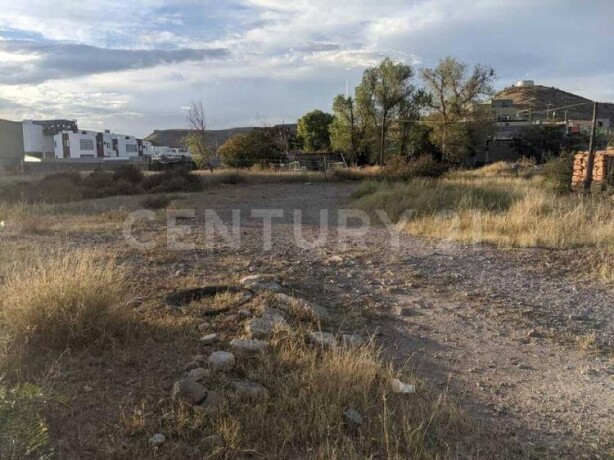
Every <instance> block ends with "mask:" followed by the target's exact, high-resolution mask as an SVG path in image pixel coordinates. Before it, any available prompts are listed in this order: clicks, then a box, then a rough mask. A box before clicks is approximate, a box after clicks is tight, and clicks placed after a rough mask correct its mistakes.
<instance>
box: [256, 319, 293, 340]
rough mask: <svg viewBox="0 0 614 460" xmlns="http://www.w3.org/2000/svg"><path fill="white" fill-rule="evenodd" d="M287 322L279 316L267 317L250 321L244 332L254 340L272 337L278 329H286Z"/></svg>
mask: <svg viewBox="0 0 614 460" xmlns="http://www.w3.org/2000/svg"><path fill="white" fill-rule="evenodd" d="M288 327H289V326H288V322H287V321H286V320H285V319H284V318H283V317H281V316H277V315H267V316H263V317H262V318H254V319H252V320H250V321H249V322H248V323H247V324H246V326H245V330H246V331H247V332H249V333H250V334H251V336H252V337H254V338H256V339H264V338H267V337H270V336H272V335H273V333H274V332H275V331H276V330H277V329H280V328H288Z"/></svg>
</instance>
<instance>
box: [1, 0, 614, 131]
mask: <svg viewBox="0 0 614 460" xmlns="http://www.w3.org/2000/svg"><path fill="white" fill-rule="evenodd" d="M613 19H614V1H612V0H591V1H584V0H422V1H419V0H378V1H375V0H230V1H221V0H217V1H209V0H89V1H81V2H78V1H75V0H27V1H25V0H0V117H1V118H8V119H25V118H50V117H61V118H69V119H72V118H76V119H78V121H79V125H80V127H83V128H89V129H103V128H107V129H111V130H114V131H117V132H122V133H130V134H136V135H139V136H145V135H147V134H149V133H150V132H151V131H153V130H154V129H164V128H185V127H187V125H186V121H185V113H186V110H185V108H186V106H188V105H189V104H190V101H191V100H202V101H203V103H204V104H205V107H206V110H207V118H208V120H209V124H210V127H211V128H226V127H232V126H245V125H258V124H259V123H261V121H263V120H264V121H266V122H269V123H278V122H281V121H286V122H294V121H296V119H297V117H299V116H300V115H301V114H303V113H304V112H306V111H308V110H311V109H314V108H321V109H324V110H330V105H331V101H332V98H333V97H334V96H335V94H337V93H341V92H344V91H345V86H346V81H347V82H348V84H349V86H350V88H353V87H354V86H356V84H358V82H359V80H360V76H361V74H362V71H363V70H364V68H365V67H367V66H370V65H374V64H376V63H377V62H378V61H379V60H381V59H382V58H383V57H385V56H390V57H392V58H393V59H395V60H398V61H404V62H406V63H409V64H411V65H412V66H414V67H416V68H417V69H418V68H420V67H425V66H426V67H431V66H434V65H436V63H437V61H438V59H439V58H440V57H443V56H447V55H450V56H454V57H456V58H457V59H459V60H461V61H463V62H466V63H468V64H470V65H473V64H476V63H482V64H488V65H491V66H493V67H494V68H495V70H496V72H497V75H498V79H497V86H498V87H501V88H503V87H505V86H507V85H509V84H511V83H512V82H514V81H515V80H518V79H526V78H529V79H533V80H535V81H536V83H538V84H544V85H547V86H556V87H559V88H561V89H564V90H567V91H571V92H574V93H577V94H580V95H582V96H585V97H588V98H591V99H597V100H600V101H614V58H613V57H614V25H613V24H614V22H613Z"/></svg>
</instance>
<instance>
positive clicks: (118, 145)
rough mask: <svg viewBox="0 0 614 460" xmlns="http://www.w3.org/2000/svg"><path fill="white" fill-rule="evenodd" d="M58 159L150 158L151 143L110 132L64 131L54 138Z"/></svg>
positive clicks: (152, 152) (151, 154)
mask: <svg viewBox="0 0 614 460" xmlns="http://www.w3.org/2000/svg"><path fill="white" fill-rule="evenodd" d="M53 141H54V152H55V158H56V159H81V158H102V159H106V160H111V159H129V158H135V157H150V156H153V154H154V151H153V147H152V144H151V142H148V141H145V140H142V139H137V138H136V137H134V136H126V135H124V134H115V133H111V132H110V131H108V130H107V131H104V132H97V131H77V132H72V131H62V132H60V133H58V134H56V135H55V136H54V138H53Z"/></svg>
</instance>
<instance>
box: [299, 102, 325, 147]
mask: <svg viewBox="0 0 614 460" xmlns="http://www.w3.org/2000/svg"><path fill="white" fill-rule="evenodd" d="M333 119H334V116H333V115H331V114H330V113H325V112H322V111H321V110H317V109H316V110H312V111H311V112H308V113H306V114H305V115H303V116H302V117H301V118H300V119H299V120H298V128H297V134H298V137H299V139H300V140H301V141H302V142H303V148H304V149H305V151H307V152H317V151H322V150H326V151H328V150H330V132H329V127H330V125H331V123H332V122H333Z"/></svg>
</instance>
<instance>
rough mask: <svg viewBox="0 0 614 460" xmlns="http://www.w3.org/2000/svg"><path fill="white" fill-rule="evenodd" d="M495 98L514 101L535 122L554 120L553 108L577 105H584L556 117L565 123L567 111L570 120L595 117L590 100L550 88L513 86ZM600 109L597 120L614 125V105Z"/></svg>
mask: <svg viewBox="0 0 614 460" xmlns="http://www.w3.org/2000/svg"><path fill="white" fill-rule="evenodd" d="M494 98H495V99H511V100H513V101H514V105H516V106H518V107H519V108H520V109H521V110H523V111H525V112H524V113H523V115H525V116H526V117H527V118H530V116H531V112H532V113H533V119H534V120H543V119H546V117H547V116H548V117H549V118H550V119H552V117H553V113H552V109H553V108H556V107H564V106H570V105H576V104H583V105H580V106H577V107H569V108H567V109H561V110H556V111H555V114H554V116H555V117H556V119H557V120H559V121H563V119H564V117H565V110H567V119H568V120H591V119H592V116H593V106H592V104H591V102H592V101H591V100H590V99H586V98H584V97H582V96H578V95H577V94H572V93H568V92H567V91H563V90H560V89H558V88H554V87H549V86H541V85H535V86H522V87H515V86H512V87H509V88H505V89H504V90H502V91H499V92H498V93H497V94H496V95H495V97H494ZM598 109H599V110H598V113H597V118H609V119H610V120H611V121H612V123H614V104H611V103H609V104H607V105H606V104H600V105H599V107H598Z"/></svg>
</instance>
